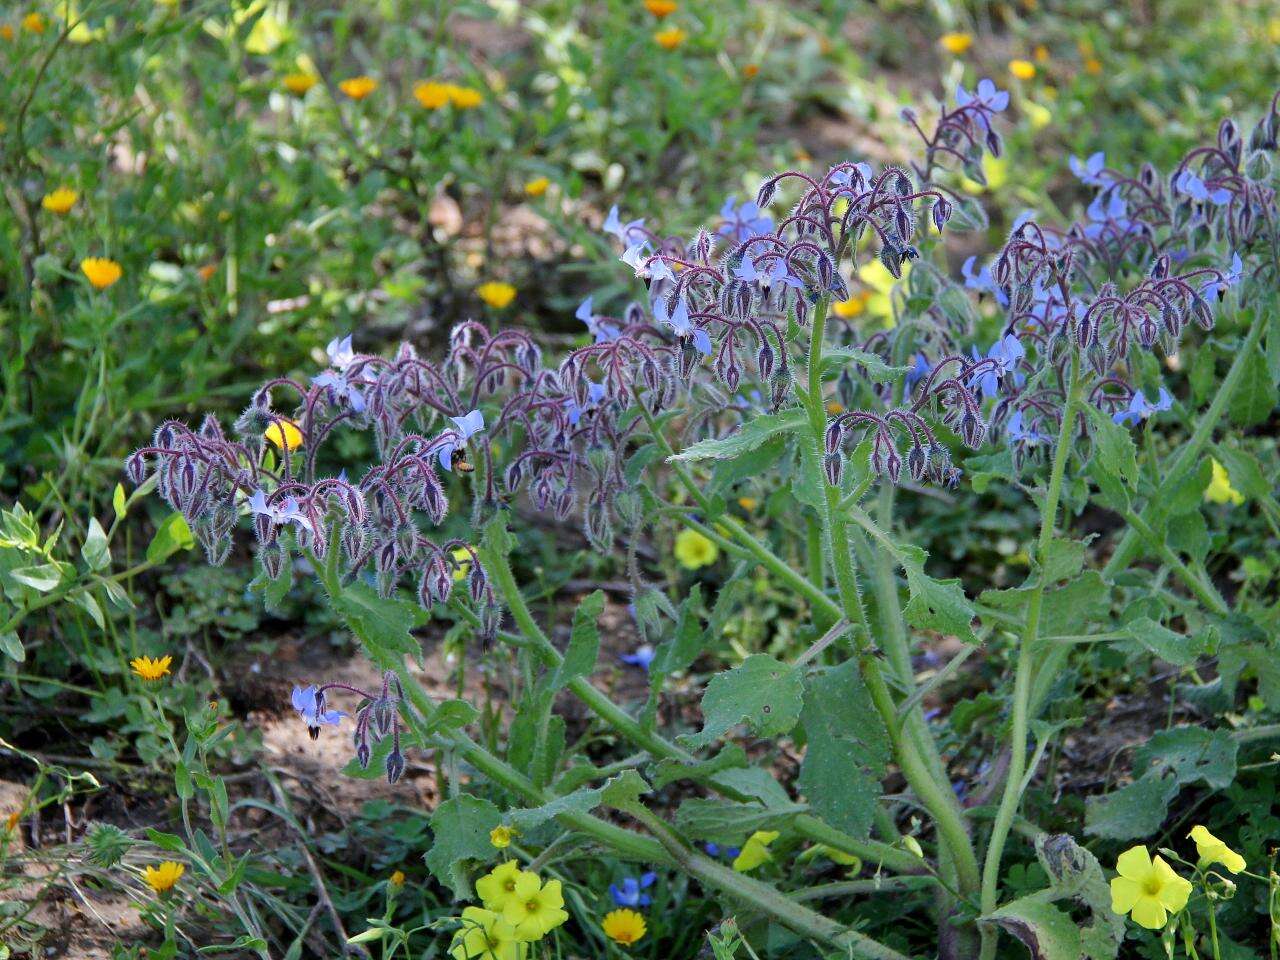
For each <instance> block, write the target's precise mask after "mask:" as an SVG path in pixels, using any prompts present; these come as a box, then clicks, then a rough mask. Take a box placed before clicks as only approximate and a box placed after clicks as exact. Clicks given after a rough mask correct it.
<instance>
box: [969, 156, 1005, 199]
mask: <svg viewBox="0 0 1280 960" xmlns="http://www.w3.org/2000/svg"><path fill="white" fill-rule="evenodd" d="M982 176H983V177H984V178H985V179H986V181H987V182H986V183H985V184H981V183H979V182H978V181H977V180H971V179H970V178H969V177H966V176H961V177H960V185H961V186H962V187H964V188H965V190H967V191H968V192H969V193H982V192H984V191H989V192H992V193H994V192H995V191H996V190H999V189H1000V188H1001V187H1003V186H1004V185H1005V184H1006V183H1008V182H1009V154H1007V153H1004V154H1001V155H1000V156H998V157H993V156H992V155H991V154H989V153H984V154H983V155H982Z"/></svg>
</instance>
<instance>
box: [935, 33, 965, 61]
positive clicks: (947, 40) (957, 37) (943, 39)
mask: <svg viewBox="0 0 1280 960" xmlns="http://www.w3.org/2000/svg"><path fill="white" fill-rule="evenodd" d="M938 45H939V46H941V47H942V49H943V50H945V51H947V53H952V54H955V55H956V56H957V57H958V56H960V54H962V53H965V52H966V51H967V50H968V49H969V48H970V47H972V46H973V34H972V33H962V32H959V31H957V32H954V33H944V34H943V35H942V36H940V37H939V38H938Z"/></svg>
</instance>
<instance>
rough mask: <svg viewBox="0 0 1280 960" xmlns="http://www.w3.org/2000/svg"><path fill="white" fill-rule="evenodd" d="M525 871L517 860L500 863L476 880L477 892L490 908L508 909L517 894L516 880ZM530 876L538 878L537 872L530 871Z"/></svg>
mask: <svg viewBox="0 0 1280 960" xmlns="http://www.w3.org/2000/svg"><path fill="white" fill-rule="evenodd" d="M525 873H526V871H524V870H521V869H520V864H519V863H517V862H516V861H515V860H507V861H505V862H503V863H500V864H498V865H497V866H496V867H494V868H493V869H492V870H491V871H489V873H487V874H486V875H485V876H483V877H481V878H480V879H479V880H477V881H476V893H478V894H479V895H480V901H481V902H482V903H483V904H484V905H485V907H486V908H488V909H489V910H496V911H497V912H498V913H501V912H502V911H503V910H505V909H506V906H507V903H508V902H510V900H511V898H512V897H514V896H515V895H516V881H517V880H519V879H520V878H521V877H522V876H523V875H524V874H525ZM529 876H531V877H533V878H534V879H535V880H537V879H538V875H537V874H535V873H530V874H529Z"/></svg>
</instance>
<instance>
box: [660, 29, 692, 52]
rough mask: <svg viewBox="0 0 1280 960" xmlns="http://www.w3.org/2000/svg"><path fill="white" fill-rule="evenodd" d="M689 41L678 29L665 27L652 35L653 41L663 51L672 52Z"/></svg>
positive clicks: (686, 35)
mask: <svg viewBox="0 0 1280 960" xmlns="http://www.w3.org/2000/svg"><path fill="white" fill-rule="evenodd" d="M688 39H689V35H688V34H687V33H685V32H684V31H683V30H681V29H680V28H679V27H667V29H665V30H659V31H658V32H657V33H655V34H654V35H653V41H654V43H656V44H657V45H658V46H660V47H661V48H662V49H663V50H674V49H675V48H676V47H678V46H680V44H682V43H684V42H685V41H686V40H688Z"/></svg>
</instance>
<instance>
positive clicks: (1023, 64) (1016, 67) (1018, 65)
mask: <svg viewBox="0 0 1280 960" xmlns="http://www.w3.org/2000/svg"><path fill="white" fill-rule="evenodd" d="M1009 72H1010V73H1011V74H1013V75H1014V76H1015V77H1017V78H1018V79H1019V80H1030V79H1031V78H1032V77H1034V76H1035V75H1036V65H1035V64H1034V63H1032V62H1031V61H1030V60H1010V61H1009Z"/></svg>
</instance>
